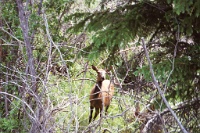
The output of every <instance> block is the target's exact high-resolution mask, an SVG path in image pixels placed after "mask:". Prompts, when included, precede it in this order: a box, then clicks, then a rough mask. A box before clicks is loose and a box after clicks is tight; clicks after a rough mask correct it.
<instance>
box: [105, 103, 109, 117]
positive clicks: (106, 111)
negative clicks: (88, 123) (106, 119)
mask: <svg viewBox="0 0 200 133" xmlns="http://www.w3.org/2000/svg"><path fill="white" fill-rule="evenodd" d="M108 108H109V105H108V106H106V110H105V115H107V114H108Z"/></svg>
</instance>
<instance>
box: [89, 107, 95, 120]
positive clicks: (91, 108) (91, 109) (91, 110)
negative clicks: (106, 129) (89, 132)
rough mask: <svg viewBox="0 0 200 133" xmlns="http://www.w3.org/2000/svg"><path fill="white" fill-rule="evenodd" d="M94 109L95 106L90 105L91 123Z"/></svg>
mask: <svg viewBox="0 0 200 133" xmlns="http://www.w3.org/2000/svg"><path fill="white" fill-rule="evenodd" d="M93 109H94V107H92V106H90V116H89V123H90V122H91V120H92V113H93Z"/></svg>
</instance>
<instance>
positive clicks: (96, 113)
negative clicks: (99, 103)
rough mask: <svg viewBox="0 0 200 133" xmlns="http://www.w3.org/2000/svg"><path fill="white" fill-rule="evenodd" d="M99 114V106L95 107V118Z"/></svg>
mask: <svg viewBox="0 0 200 133" xmlns="http://www.w3.org/2000/svg"><path fill="white" fill-rule="evenodd" d="M98 114H99V108H95V115H94V119H93V120H95V119H96V117H97V115H98Z"/></svg>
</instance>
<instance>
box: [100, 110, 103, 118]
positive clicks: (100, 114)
mask: <svg viewBox="0 0 200 133" xmlns="http://www.w3.org/2000/svg"><path fill="white" fill-rule="evenodd" d="M100 111H101V112H100V117H101V116H102V113H103V109H102V108H100Z"/></svg>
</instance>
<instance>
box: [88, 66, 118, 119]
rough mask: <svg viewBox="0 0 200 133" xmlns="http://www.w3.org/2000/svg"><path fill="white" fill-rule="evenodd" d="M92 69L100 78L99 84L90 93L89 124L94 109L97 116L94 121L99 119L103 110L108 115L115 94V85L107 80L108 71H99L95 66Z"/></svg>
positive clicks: (98, 79) (98, 78)
mask: <svg viewBox="0 0 200 133" xmlns="http://www.w3.org/2000/svg"><path fill="white" fill-rule="evenodd" d="M92 69H93V70H95V71H96V72H97V74H98V76H97V82H96V84H95V86H94V87H93V89H92V90H91V92H90V116H89V122H91V120H92V113H93V109H94V108H95V115H94V118H93V120H94V119H95V118H96V117H97V115H98V114H99V111H100V112H101V113H102V110H103V108H105V113H106V114H107V110H108V107H109V105H110V102H111V99H112V96H113V94H114V84H113V83H112V82H111V81H110V80H105V76H106V73H107V71H106V70H103V69H97V68H96V67H95V66H92ZM101 113H100V116H101Z"/></svg>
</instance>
